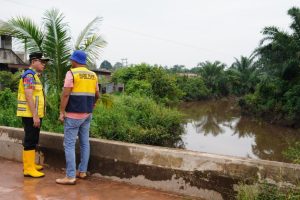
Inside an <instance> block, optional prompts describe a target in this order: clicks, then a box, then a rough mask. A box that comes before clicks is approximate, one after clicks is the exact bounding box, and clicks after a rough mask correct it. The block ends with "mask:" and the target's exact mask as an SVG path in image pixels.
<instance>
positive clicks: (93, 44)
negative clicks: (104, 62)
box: [82, 34, 106, 64]
mask: <svg viewBox="0 0 300 200" xmlns="http://www.w3.org/2000/svg"><path fill="white" fill-rule="evenodd" d="M105 45H106V42H105V41H104V40H103V38H102V36H101V35H96V34H95V35H93V36H91V37H90V38H88V39H87V40H86V42H85V44H84V48H83V49H82V50H84V51H85V52H86V53H87V55H88V58H87V61H88V63H89V64H91V63H94V62H95V61H96V60H97V59H98V58H99V56H100V54H101V52H102V49H103V48H104V47H105Z"/></svg>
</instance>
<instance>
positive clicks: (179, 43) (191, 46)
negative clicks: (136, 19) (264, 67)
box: [108, 25, 231, 56]
mask: <svg viewBox="0 0 300 200" xmlns="http://www.w3.org/2000/svg"><path fill="white" fill-rule="evenodd" d="M108 26H109V27H111V28H113V29H116V30H120V31H125V32H129V33H133V34H136V35H140V36H143V37H147V38H151V39H155V40H161V41H164V42H168V43H172V44H175V45H179V46H184V47H188V48H193V49H197V50H200V51H210V52H212V53H220V54H223V55H226V56H231V55H229V54H227V53H225V52H220V51H215V50H212V49H206V48H200V47H198V46H195V45H192V44H187V43H183V42H178V41H176V40H170V39H167V38H163V37H159V36H154V35H150V34H147V33H142V32H139V31H135V30H130V29H126V28H120V27H117V26H113V25H108Z"/></svg>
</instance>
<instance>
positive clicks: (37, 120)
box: [33, 115, 41, 128]
mask: <svg viewBox="0 0 300 200" xmlns="http://www.w3.org/2000/svg"><path fill="white" fill-rule="evenodd" d="M33 126H34V127H36V128H40V127H41V120H40V118H39V116H36V115H35V116H33Z"/></svg>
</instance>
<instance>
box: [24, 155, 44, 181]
mask: <svg viewBox="0 0 300 200" xmlns="http://www.w3.org/2000/svg"><path fill="white" fill-rule="evenodd" d="M34 163H35V150H29V151H23V164H24V176H29V177H33V178H40V177H43V176H45V174H44V173H42V172H39V171H37V170H36V169H35V164H34Z"/></svg>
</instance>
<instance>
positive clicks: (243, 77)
mask: <svg viewBox="0 0 300 200" xmlns="http://www.w3.org/2000/svg"><path fill="white" fill-rule="evenodd" d="M254 59H255V55H254V54H251V55H250V56H249V57H245V56H241V57H240V59H237V58H235V62H234V63H233V64H232V65H231V67H230V68H229V70H228V71H227V74H228V77H229V79H230V83H231V85H232V90H233V92H234V93H235V94H237V95H244V94H247V93H249V92H254V90H255V86H256V85H257V82H258V70H257V69H258V62H257V61H255V60H254Z"/></svg>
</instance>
